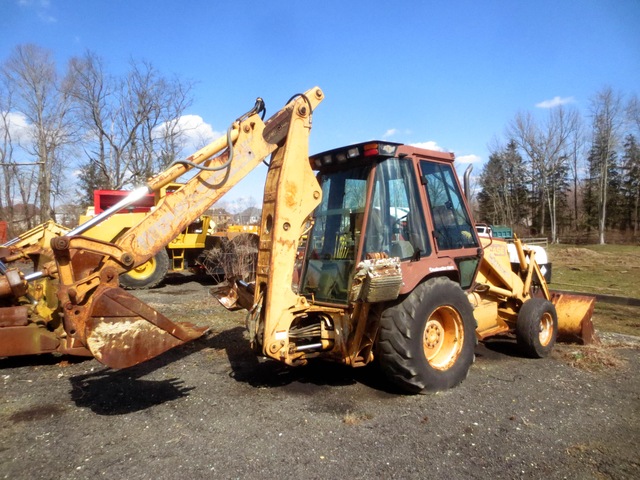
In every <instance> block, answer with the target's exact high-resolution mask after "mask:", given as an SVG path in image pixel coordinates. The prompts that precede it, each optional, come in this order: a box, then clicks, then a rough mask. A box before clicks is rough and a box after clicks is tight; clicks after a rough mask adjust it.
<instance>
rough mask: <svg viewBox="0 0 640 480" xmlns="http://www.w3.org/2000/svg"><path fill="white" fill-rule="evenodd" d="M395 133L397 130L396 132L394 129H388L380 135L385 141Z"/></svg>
mask: <svg viewBox="0 0 640 480" xmlns="http://www.w3.org/2000/svg"><path fill="white" fill-rule="evenodd" d="M396 133H398V130H396V129H395V128H390V129H389V130H387V131H386V132H384V134H383V135H382V139H383V140H387V139H388V138H389V137H393V136H394V135H395V134H396Z"/></svg>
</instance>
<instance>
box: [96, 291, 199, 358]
mask: <svg viewBox="0 0 640 480" xmlns="http://www.w3.org/2000/svg"><path fill="white" fill-rule="evenodd" d="M206 331H207V328H203V327H195V326H194V325H192V324H189V323H174V322H172V321H171V320H169V319H168V318H167V317H165V316H164V315H162V314H161V313H159V312H157V311H155V310H154V309H153V308H151V307H150V306H149V305H147V304H145V303H144V302H142V301H140V300H139V299H137V298H136V297H134V296H133V295H131V294H130V293H128V292H126V291H124V290H122V289H121V288H118V287H106V288H105V287H99V289H98V291H97V292H96V295H95V296H94V301H93V308H92V312H91V315H90V317H89V318H88V319H87V322H86V328H85V342H86V346H87V347H88V348H89V350H90V351H91V353H92V354H93V356H94V357H95V358H96V359H97V360H98V361H99V362H101V363H103V364H105V365H107V366H109V367H111V368H126V367H131V366H133V365H136V364H138V363H141V362H144V361H145V360H149V359H151V358H153V357H156V356H158V355H160V354H161V353H164V352H166V351H167V350H169V349H171V348H173V347H177V346H178V345H182V344H183V343H186V342H188V341H190V340H195V339H196V338H199V337H200V336H202V335H203V334H204V333H205V332H206Z"/></svg>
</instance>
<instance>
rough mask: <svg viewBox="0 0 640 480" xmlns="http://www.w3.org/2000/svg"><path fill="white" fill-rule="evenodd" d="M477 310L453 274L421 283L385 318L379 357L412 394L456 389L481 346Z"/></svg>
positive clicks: (385, 313)
mask: <svg viewBox="0 0 640 480" xmlns="http://www.w3.org/2000/svg"><path fill="white" fill-rule="evenodd" d="M475 329H476V321H475V318H474V316H473V309H472V308H471V304H470V302H469V300H468V299H467V296H466V295H465V293H464V292H463V291H462V289H461V288H460V286H459V285H458V284H457V283H454V282H452V281H451V280H449V279H448V278H445V277H440V278H434V279H430V280H428V281H426V282H424V283H422V284H420V285H418V286H417V287H416V288H415V289H414V290H413V292H411V293H410V294H409V295H408V296H407V297H405V298H404V299H403V300H402V301H401V302H400V303H398V304H396V305H393V306H391V307H389V308H387V309H385V310H384V311H383V312H382V314H381V317H380V334H379V337H378V361H379V363H380V366H381V368H382V371H383V372H384V373H385V374H386V376H387V377H388V379H389V380H390V381H391V382H392V383H394V384H396V385H397V386H399V387H400V388H402V389H403V390H405V391H407V392H410V393H419V392H433V391H438V390H445V389H448V388H452V387H455V386H456V385H458V384H459V383H460V382H462V380H464V379H465V378H466V377H467V374H468V372H469V368H470V367H471V364H472V363H473V360H474V349H475V346H476V344H477V340H476V335H475Z"/></svg>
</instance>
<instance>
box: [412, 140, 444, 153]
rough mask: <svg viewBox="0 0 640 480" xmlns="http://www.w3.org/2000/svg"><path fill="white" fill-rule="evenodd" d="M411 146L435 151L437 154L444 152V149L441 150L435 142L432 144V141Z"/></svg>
mask: <svg viewBox="0 0 640 480" xmlns="http://www.w3.org/2000/svg"><path fill="white" fill-rule="evenodd" d="M411 146H412V147H418V148H426V149H427V150H435V151H437V152H446V150H445V149H444V148H442V147H441V146H440V145H438V143H437V142H434V141H433V140H430V141H428V142H420V143H412V144H411Z"/></svg>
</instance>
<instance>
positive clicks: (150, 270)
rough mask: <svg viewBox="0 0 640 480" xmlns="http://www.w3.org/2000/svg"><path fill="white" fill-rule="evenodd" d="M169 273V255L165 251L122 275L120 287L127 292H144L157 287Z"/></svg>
mask: <svg viewBox="0 0 640 480" xmlns="http://www.w3.org/2000/svg"><path fill="white" fill-rule="evenodd" d="M168 271H169V255H168V254H167V251H166V250H165V249H162V250H161V251H159V252H158V253H157V254H156V256H155V257H153V258H150V259H149V260H148V261H146V262H145V263H143V264H142V265H140V266H138V267H137V268H133V269H131V270H129V271H128V272H126V273H123V274H122V275H120V286H121V287H123V288H125V289H127V290H142V289H144V288H153V287H155V286H157V285H158V284H159V283H160V282H162V280H164V277H165V276H166V275H167V272H168Z"/></svg>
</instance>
